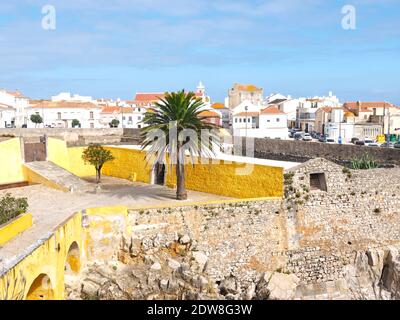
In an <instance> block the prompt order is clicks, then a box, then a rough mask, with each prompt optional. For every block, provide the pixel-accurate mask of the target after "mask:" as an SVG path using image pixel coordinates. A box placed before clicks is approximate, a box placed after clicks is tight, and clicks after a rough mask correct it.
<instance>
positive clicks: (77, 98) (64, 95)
mask: <svg viewBox="0 0 400 320" xmlns="http://www.w3.org/2000/svg"><path fill="white" fill-rule="evenodd" d="M51 101H53V102H61V101H67V102H90V103H95V102H96V101H95V100H93V99H92V97H90V96H81V95H79V94H74V95H72V94H71V93H70V92H61V93H59V94H58V95H55V96H52V97H51Z"/></svg>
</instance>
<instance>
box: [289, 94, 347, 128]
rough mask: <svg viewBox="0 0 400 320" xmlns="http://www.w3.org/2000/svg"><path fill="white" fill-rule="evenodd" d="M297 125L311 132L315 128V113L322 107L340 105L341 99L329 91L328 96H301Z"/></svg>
mask: <svg viewBox="0 0 400 320" xmlns="http://www.w3.org/2000/svg"><path fill="white" fill-rule="evenodd" d="M298 100H299V107H298V110H297V117H296V122H297V123H296V126H297V127H298V128H300V129H301V130H302V131H305V132H311V131H314V130H315V116H316V115H315V113H316V111H317V110H318V109H319V108H322V107H332V108H337V107H340V106H341V105H340V102H339V99H338V98H337V97H336V96H334V95H333V93H332V92H329V95H328V96H327V97H326V96H324V97H313V98H299V99H298Z"/></svg>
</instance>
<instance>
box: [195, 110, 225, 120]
mask: <svg viewBox="0 0 400 320" xmlns="http://www.w3.org/2000/svg"><path fill="white" fill-rule="evenodd" d="M199 116H200V117H209V118H221V115H220V114H219V113H216V112H214V111H211V110H204V111H202V112H200V113H199Z"/></svg>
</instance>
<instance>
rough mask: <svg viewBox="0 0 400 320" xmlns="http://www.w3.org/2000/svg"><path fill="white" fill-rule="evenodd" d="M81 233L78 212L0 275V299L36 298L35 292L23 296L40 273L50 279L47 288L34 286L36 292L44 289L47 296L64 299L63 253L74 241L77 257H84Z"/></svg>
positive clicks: (64, 256) (65, 253) (80, 217)
mask: <svg viewBox="0 0 400 320" xmlns="http://www.w3.org/2000/svg"><path fill="white" fill-rule="evenodd" d="M82 235H83V231H82V214H81V213H77V214H75V215H74V216H73V217H72V218H71V219H70V220H68V221H67V222H66V223H65V224H64V225H62V226H60V227H59V228H58V229H57V230H56V231H55V232H54V234H53V235H52V236H51V237H50V239H48V240H47V241H45V242H44V243H43V244H42V245H41V246H39V247H38V248H37V249H36V250H34V251H33V252H32V253H31V254H29V255H28V256H27V257H25V258H24V259H23V260H22V261H21V262H19V263H18V264H17V265H16V266H14V267H13V268H12V269H11V270H9V271H8V272H7V273H6V274H5V275H4V276H3V277H1V278H0V300H17V299H26V298H28V299H38V297H37V292H36V295H35V296H31V297H27V294H28V292H29V289H30V288H31V286H32V285H33V286H37V284H38V283H37V282H35V280H36V279H37V278H38V277H40V275H42V274H45V275H47V276H48V277H49V278H50V282H51V288H42V290H40V288H37V289H38V290H37V291H41V292H43V293H44V292H47V294H48V295H49V296H48V297H47V298H51V299H55V300H60V299H64V268H65V263H66V261H67V254H68V251H69V249H70V247H71V245H72V244H73V243H74V241H75V242H76V243H77V244H78V246H79V250H80V252H81V254H80V257H81V258H82V257H83V256H84V255H83V254H82V248H83V237H82ZM39 283H40V282H39ZM50 289H51V290H50ZM50 291H51V292H50ZM13 292H14V293H13ZM19 293H21V294H19ZM45 298H46V297H45Z"/></svg>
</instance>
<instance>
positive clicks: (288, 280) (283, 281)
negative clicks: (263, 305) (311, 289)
mask: <svg viewBox="0 0 400 320" xmlns="http://www.w3.org/2000/svg"><path fill="white" fill-rule="evenodd" d="M299 283H300V279H299V278H298V277H297V276H296V275H294V274H284V273H278V272H275V273H274V274H273V275H272V276H271V278H270V280H269V282H268V286H267V289H268V290H269V292H270V295H269V300H292V299H294V298H295V295H296V288H297V286H298V285H299Z"/></svg>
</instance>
